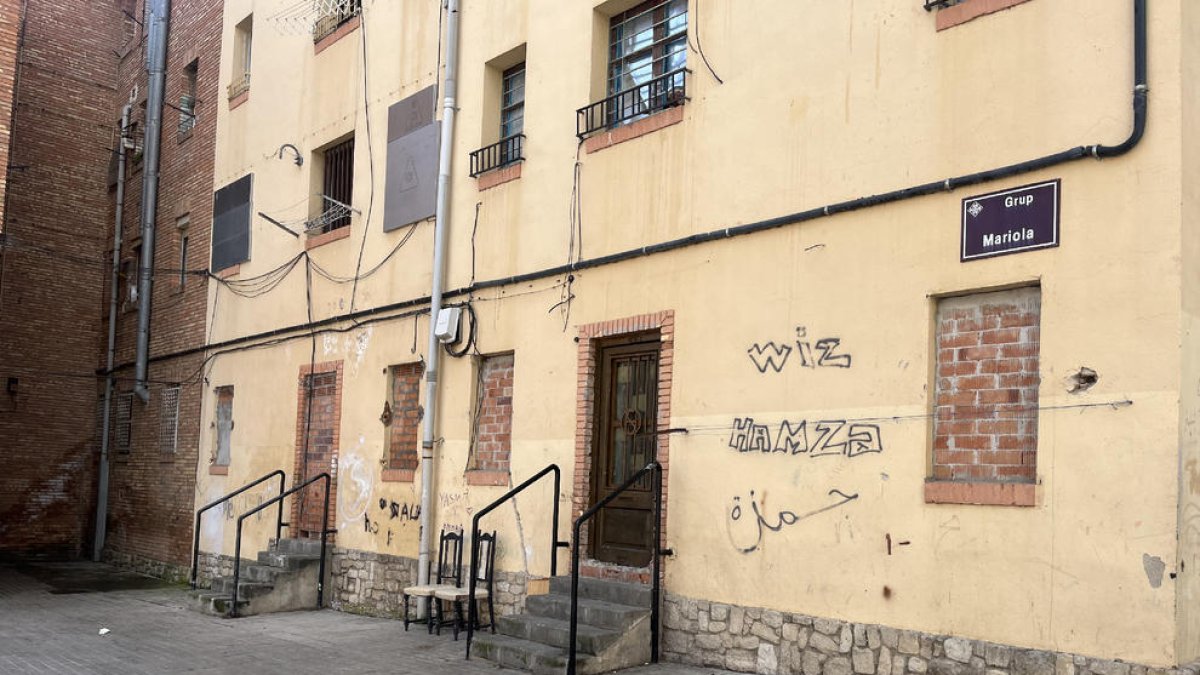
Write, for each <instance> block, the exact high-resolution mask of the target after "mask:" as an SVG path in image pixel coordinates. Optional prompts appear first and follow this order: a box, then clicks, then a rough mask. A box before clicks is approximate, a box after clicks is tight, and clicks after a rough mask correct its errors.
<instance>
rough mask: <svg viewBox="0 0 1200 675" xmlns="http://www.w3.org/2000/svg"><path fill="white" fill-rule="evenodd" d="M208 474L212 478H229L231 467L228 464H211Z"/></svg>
mask: <svg viewBox="0 0 1200 675" xmlns="http://www.w3.org/2000/svg"><path fill="white" fill-rule="evenodd" d="M208 474H209V475H210V476H228V475H229V465H228V464H209V465H208Z"/></svg>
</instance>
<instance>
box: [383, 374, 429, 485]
mask: <svg viewBox="0 0 1200 675" xmlns="http://www.w3.org/2000/svg"><path fill="white" fill-rule="evenodd" d="M389 384H390V390H391V391H390V393H391V397H390V398H391V400H390V401H389V402H388V407H389V410H390V411H391V419H390V420H389V423H388V430H387V466H386V468H387V470H388V471H389V472H392V473H391V475H390V476H385V478H390V479H392V480H401V479H407V480H412V472H414V471H416V468H417V462H418V459H417V458H418V455H417V438H418V433H419V429H420V424H421V405H420V388H421V364H420V363H407V364H404V365H399V366H392V368H391V382H390V383H389Z"/></svg>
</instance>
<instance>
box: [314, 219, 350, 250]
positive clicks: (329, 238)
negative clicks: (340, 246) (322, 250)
mask: <svg viewBox="0 0 1200 675" xmlns="http://www.w3.org/2000/svg"><path fill="white" fill-rule="evenodd" d="M349 236H350V226H349V225H347V226H345V227H339V228H338V229H336V230H330V231H329V232H325V233H323V234H318V235H311V234H310V235H309V236H308V238H307V239H305V240H304V250H306V251H311V250H312V249H314V248H317V247H318V246H324V245H325V244H329V243H332V242H335V241H338V240H339V239H345V238H346V237H349Z"/></svg>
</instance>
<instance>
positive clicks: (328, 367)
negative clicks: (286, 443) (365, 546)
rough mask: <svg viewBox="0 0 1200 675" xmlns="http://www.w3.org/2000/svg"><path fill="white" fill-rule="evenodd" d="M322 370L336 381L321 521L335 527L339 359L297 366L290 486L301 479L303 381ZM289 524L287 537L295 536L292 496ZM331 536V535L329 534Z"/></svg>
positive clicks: (296, 515)
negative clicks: (324, 509) (326, 514)
mask: <svg viewBox="0 0 1200 675" xmlns="http://www.w3.org/2000/svg"><path fill="white" fill-rule="evenodd" d="M325 373H336V374H337V380H336V383H335V384H334V391H335V393H334V401H333V443H332V447H331V448H330V451H329V454H330V465H331V466H330V467H329V469H328V471H329V517H328V520H326V522H325V528H326V529H328V530H334V529H337V515H336V514H337V468H336V467H337V465H338V459H339V457H338V452H339V448H340V441H341V435H342V430H341V427H342V362H341V361H340V360H338V361H324V362H321V363H314V364H311V365H310V364H305V365H303V366H301V367H300V374H299V376H298V378H297V384H296V445H295V450H294V452H293V453H292V454H293V455H294V457H295V464H294V469H293V471H294V473H293V474H292V486H293V487H294V486H296V485H299V484H300V483H302V482H304V480H305V478H306V477H305V474H304V451H305V438H304V432H305V431H306V428H305V427H306V426H307V425H306V424H305V415H304V413H305V410H306V409H307V407H308V390H307V388H306V387H305V380H306V379H307V378H308V377H309V376H310V375H323V374H325ZM289 522H291V523H293V525H292V526H291V527H289V531H288V535H289V537H293V538H294V536H295V534H296V533H297V532H299V528H300V500H299V499H297V498H293V499H292V507H291V519H290V520H289ZM331 536H333V535H331Z"/></svg>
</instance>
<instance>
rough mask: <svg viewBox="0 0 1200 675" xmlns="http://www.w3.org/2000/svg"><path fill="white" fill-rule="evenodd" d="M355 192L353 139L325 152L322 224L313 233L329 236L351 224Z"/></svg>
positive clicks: (314, 228)
mask: <svg viewBox="0 0 1200 675" xmlns="http://www.w3.org/2000/svg"><path fill="white" fill-rule="evenodd" d="M353 189H354V138H353V137H351V138H350V139H349V140H346V141H343V142H341V143H338V144H337V145H334V146H332V147H330V148H329V149H328V150H326V151H325V181H324V192H323V193H322V195H323V196H324V199H322V200H321V201H322V203H321V208H322V209H323V211H322V217H321V218H320V219H319V220H320V221H321V222H320V223H319V224H318V225H317V227H313V228H310V229H311V230H313V232H314V233H320V232H330V231H332V230H336V229H338V228H341V227H346V226H347V225H349V224H350V213H351V212H350V209H348V208H347V205H349V204H350V194H351V192H352V191H353Z"/></svg>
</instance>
